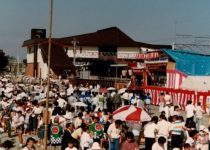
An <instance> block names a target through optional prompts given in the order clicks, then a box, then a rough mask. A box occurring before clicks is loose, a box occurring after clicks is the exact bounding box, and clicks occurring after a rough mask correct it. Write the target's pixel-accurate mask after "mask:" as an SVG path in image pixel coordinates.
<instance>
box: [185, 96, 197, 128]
mask: <svg viewBox="0 0 210 150" xmlns="http://www.w3.org/2000/svg"><path fill="white" fill-rule="evenodd" d="M185 110H186V126H187V125H188V124H190V123H192V122H193V120H194V111H195V107H194V105H193V104H192V101H191V100H189V101H188V102H187V106H186V107H185Z"/></svg>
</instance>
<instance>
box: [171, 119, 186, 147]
mask: <svg viewBox="0 0 210 150" xmlns="http://www.w3.org/2000/svg"><path fill="white" fill-rule="evenodd" d="M181 119H182V118H181V117H180V116H174V117H173V123H172V125H171V127H170V134H171V146H172V148H180V146H181V145H182V144H183V141H184V136H183V135H184V129H185V126H184V122H183V121H182V120H181Z"/></svg>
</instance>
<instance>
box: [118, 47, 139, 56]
mask: <svg viewBox="0 0 210 150" xmlns="http://www.w3.org/2000/svg"><path fill="white" fill-rule="evenodd" d="M138 53H139V48H138V47H118V48H117V58H119V59H136V55H137V54H138Z"/></svg>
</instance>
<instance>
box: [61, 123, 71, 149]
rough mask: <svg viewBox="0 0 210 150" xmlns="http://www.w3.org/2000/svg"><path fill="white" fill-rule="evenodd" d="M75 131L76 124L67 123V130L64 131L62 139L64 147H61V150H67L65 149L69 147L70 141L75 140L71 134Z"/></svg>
mask: <svg viewBox="0 0 210 150" xmlns="http://www.w3.org/2000/svg"><path fill="white" fill-rule="evenodd" d="M73 131H74V124H72V123H67V124H66V129H65V130H64V134H63V137H62V145H61V150H65V148H66V147H67V146H68V141H69V140H73V138H72V136H71V134H72V133H73Z"/></svg>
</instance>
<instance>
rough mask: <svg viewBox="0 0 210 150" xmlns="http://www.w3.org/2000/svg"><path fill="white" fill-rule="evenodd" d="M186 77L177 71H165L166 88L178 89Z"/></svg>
mask: <svg viewBox="0 0 210 150" xmlns="http://www.w3.org/2000/svg"><path fill="white" fill-rule="evenodd" d="M185 78H187V75H186V74H184V73H182V72H180V71H178V70H167V75H166V87H167V88H174V89H179V88H180V86H181V84H182V82H183V80H184V79H185Z"/></svg>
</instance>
